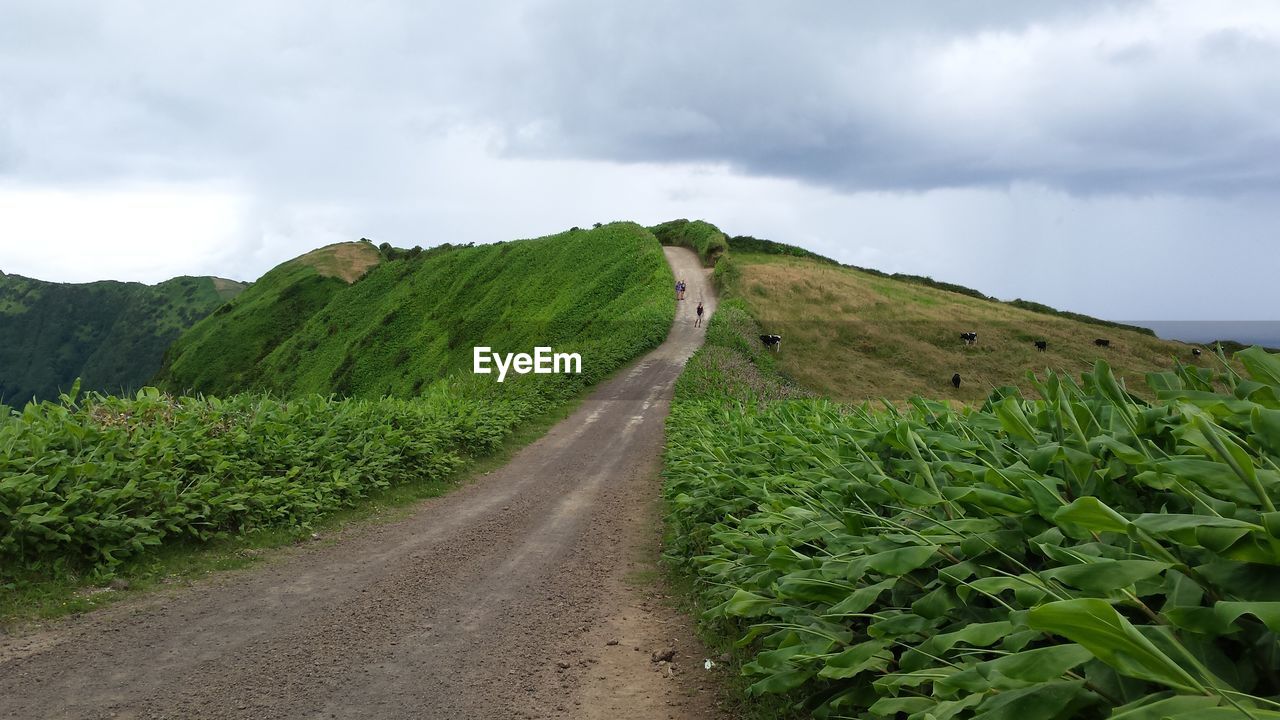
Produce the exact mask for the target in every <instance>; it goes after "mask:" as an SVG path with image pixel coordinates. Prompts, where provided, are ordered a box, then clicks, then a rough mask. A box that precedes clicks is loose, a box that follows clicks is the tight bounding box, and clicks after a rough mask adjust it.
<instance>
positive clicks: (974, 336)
mask: <svg viewBox="0 0 1280 720" xmlns="http://www.w3.org/2000/svg"><path fill="white" fill-rule="evenodd" d="M960 339H961V340H963V341H964V344H965V345H972V344H974V343H976V342H978V333H976V332H963V333H960Z"/></svg>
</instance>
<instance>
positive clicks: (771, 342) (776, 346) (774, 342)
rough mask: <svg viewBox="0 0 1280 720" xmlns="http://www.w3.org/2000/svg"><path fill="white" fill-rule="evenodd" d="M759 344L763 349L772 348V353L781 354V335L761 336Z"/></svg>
mask: <svg viewBox="0 0 1280 720" xmlns="http://www.w3.org/2000/svg"><path fill="white" fill-rule="evenodd" d="M760 342H762V343H764V346H765V347H771V348H773V350H774V352H782V336H781V335H761V336H760Z"/></svg>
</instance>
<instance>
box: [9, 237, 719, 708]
mask: <svg viewBox="0 0 1280 720" xmlns="http://www.w3.org/2000/svg"><path fill="white" fill-rule="evenodd" d="M666 252H667V258H668V262H670V263H671V265H672V267H673V269H674V270H675V273H676V276H677V277H683V278H684V279H685V280H686V281H687V282H688V283H689V292H688V294H687V297H688V298H689V299H688V300H685V301H684V302H680V303H677V305H678V310H677V318H676V322H675V324H674V326H673V328H672V331H671V334H670V336H669V337H668V339H667V341H666V342H665V343H664V344H663V345H662V346H661V347H659V348H658V349H656V350H654V351H653V352H651V353H649V354H648V355H646V356H645V357H644V358H642V359H641V360H640V361H638V362H637V363H636V364H635V365H634V366H633V367H631V368H630V369H627V370H624V371H622V372H621V373H620V374H619V375H618V376H617V377H615V378H614V379H613V380H611V381H609V382H608V383H605V384H603V385H602V386H600V387H599V388H598V389H597V390H596V391H595V392H594V393H593V394H592V395H591V397H590V398H589V399H588V400H587V401H585V402H584V403H583V404H582V406H581V407H580V408H579V409H578V410H577V411H576V412H575V413H574V414H573V415H572V416H571V417H569V418H568V419H566V420H564V421H563V422H561V423H559V424H558V425H556V426H555V427H554V428H553V429H552V430H551V431H550V432H548V433H547V435H546V436H544V437H543V438H541V439H540V440H538V441H537V442H535V443H533V444H532V445H530V446H528V447H526V448H525V449H524V450H522V451H521V452H520V453H519V454H518V455H517V456H516V457H515V458H514V459H513V460H512V461H511V462H510V463H509V464H508V465H506V466H505V467H503V468H502V469H501V470H498V471H495V472H493V473H491V474H489V475H487V476H485V477H483V478H481V479H479V480H478V481H476V482H474V483H472V484H469V485H467V486H465V487H462V488H460V489H458V490H456V491H455V492H453V493H452V494H450V495H448V496H446V497H442V498H438V499H435V500H431V501H427V502H425V503H423V504H422V505H421V506H420V507H418V508H416V509H415V510H414V512H413V513H412V515H411V516H410V517H409V518H407V519H405V520H402V521H398V522H394V523H389V524H382V525H368V526H364V527H356V528H353V529H351V530H348V531H346V532H344V533H343V534H342V536H341V537H340V538H339V539H338V541H337V542H335V543H332V544H326V543H312V544H309V545H305V546H301V547H299V548H297V549H294V550H290V551H287V552H284V553H283V555H282V557H280V558H277V559H274V560H272V561H269V562H267V563H266V564H265V565H260V566H257V567H254V568H251V569H248V570H244V571H238V572H232V573H225V574H222V575H220V576H216V577H214V578H212V579H210V580H207V581H201V582H198V583H196V584H194V585H192V586H189V587H185V588H182V589H180V590H177V591H174V592H172V593H163V594H158V595H153V596H149V597H145V598H142V599H140V600H137V601H130V602H125V603H121V604H119V605H114V606H111V607H109V608H107V609H104V610H101V611H98V612H95V613H91V614H88V615H86V616H84V617H80V618H75V619H71V620H67V621H65V622H61V623H57V624H56V625H55V626H53V627H52V628H49V629H46V630H42V631H40V632H38V633H35V634H30V635H26V636H22V637H16V638H8V639H4V640H0V717H3V718H100V717H102V718H106V717H113V718H519V717H529V718H541V717H574V718H576V717H583V718H610V720H621V719H623V718H627V719H630V718H703V717H714V716H716V715H715V703H714V701H715V698H714V691H713V683H712V682H711V678H710V677H709V673H707V672H706V671H705V670H704V669H703V659H704V658H703V654H702V651H701V649H700V648H699V647H698V646H697V644H696V643H695V642H694V641H693V640H692V639H691V638H692V633H691V629H690V627H689V626H688V623H687V621H685V620H684V619H683V618H681V617H680V616H679V615H677V614H676V613H674V612H673V611H671V610H670V609H669V608H667V607H666V606H665V604H664V603H662V602H660V601H657V600H655V599H654V598H652V597H649V596H650V595H651V594H652V593H653V589H652V588H653V585H652V582H651V581H650V580H649V576H651V575H652V570H651V568H652V560H653V557H654V556H655V555H656V553H657V534H656V531H655V527H656V525H657V520H656V509H655V503H654V500H655V499H656V498H657V496H658V490H659V479H658V471H659V467H660V458H661V450H662V444H663V419H664V418H665V417H666V414H667V409H668V407H669V402H670V397H671V388H672V383H673V382H674V381H675V378H676V376H677V375H678V374H679V372H680V369H681V367H682V366H683V364H684V361H685V360H686V359H687V358H688V357H689V355H690V354H692V353H693V351H694V350H695V349H696V348H697V347H698V346H699V345H700V344H701V343H702V333H703V331H702V329H700V328H694V327H693V326H692V325H693V307H694V306H696V304H697V299H698V298H699V297H702V298H704V299H705V300H706V302H707V303H708V307H709V308H710V309H713V308H714V307H715V298H714V296H713V295H712V293H711V290H710V287H709V286H708V284H707V275H706V272H705V271H704V270H702V268H701V267H699V265H698V262H697V258H696V257H695V255H694V254H693V253H692V252H690V251H688V250H684V249H679V248H667V249H666ZM669 650H675V656H674V662H672V663H663V662H660V661H655V660H654V658H653V657H652V653H655V652H656V653H659V654H661V653H663V652H664V651H669Z"/></svg>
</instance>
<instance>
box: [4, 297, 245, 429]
mask: <svg viewBox="0 0 1280 720" xmlns="http://www.w3.org/2000/svg"><path fill="white" fill-rule="evenodd" d="M246 287H247V285H246V284H244V283H239V282H235V281H233V280H224V279H222V278H213V277H177V278H174V279H172V280H166V281H165V282H162V283H159V284H158V285H144V284H142V283H125V282H115V281H112V280H106V281H102V282H92V283H77V284H67V283H54V282H45V281H43V280H34V279H32V278H27V277H23V276H21V275H7V274H5V273H3V272H0V403H4V404H6V405H12V406H21V405H23V404H25V403H26V402H27V401H29V400H31V399H33V398H34V399H37V400H52V399H56V398H57V396H58V393H59V392H61V391H65V390H68V389H70V387H71V385H72V383H74V382H75V379H76V378H77V377H78V378H81V380H82V389H84V390H100V391H103V392H112V393H119V392H128V391H131V390H133V389H136V388H138V387H141V386H143V385H145V384H146V383H147V382H148V381H149V380H151V378H152V376H153V375H155V373H156V371H157V370H159V369H160V364H161V361H162V359H163V357H164V352H165V349H166V348H168V347H169V344H170V343H172V342H173V341H174V340H175V339H176V338H177V337H178V336H179V335H180V334H182V332H183V331H184V330H186V329H187V328H189V327H191V326H192V325H194V324H196V323H197V322H198V321H200V320H201V319H202V318H204V317H205V316H206V315H208V314H209V313H211V312H213V311H214V310H216V309H217V308H218V307H219V306H220V305H222V304H223V303H225V302H227V301H229V300H231V299H233V298H235V297H236V296H237V295H239V294H240V293H241V292H242V291H243V290H244V289H245V288H246Z"/></svg>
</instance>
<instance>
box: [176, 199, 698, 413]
mask: <svg viewBox="0 0 1280 720" xmlns="http://www.w3.org/2000/svg"><path fill="white" fill-rule="evenodd" d="M351 245H363V246H364V247H366V248H368V251H369V252H379V251H378V249H377V248H374V247H373V246H372V245H367V244H363V243H360V244H351ZM383 253H384V255H391V256H392V257H395V258H396V259H384V260H383V261H382V262H381V263H380V264H377V265H376V266H373V267H372V268H371V269H370V270H369V271H368V272H367V274H365V275H363V276H362V277H360V278H359V280H358V281H356V282H354V283H353V284H351V285H347V284H346V283H345V282H343V281H342V280H339V279H337V278H333V277H325V276H323V275H321V274H320V273H319V272H317V270H316V269H315V266H314V264H308V263H304V262H301V261H302V260H305V259H307V258H309V257H311V255H314V253H313V254H311V255H309V256H304V258H301V259H299V260H298V261H291V262H289V263H285V264H284V265H282V266H280V267H278V268H276V269H275V270H272V271H271V272H270V273H268V274H267V275H266V276H264V277H263V278H262V279H261V280H260V281H258V282H257V283H255V284H254V286H253V287H252V288H251V289H250V290H249V291H247V292H245V293H244V294H243V295H241V296H240V297H239V298H237V299H236V301H235V302H233V303H231V304H230V305H229V306H228V307H227V308H226V310H225V311H220V312H219V313H218V314H216V315H213V316H210V317H209V318H207V319H206V320H205V321H204V322H202V323H200V324H198V325H197V326H196V327H194V328H192V329H191V331H189V332H188V333H187V334H185V335H184V336H183V337H182V338H181V339H180V340H179V341H178V342H177V343H176V344H175V345H174V347H173V348H172V350H171V352H170V354H169V357H168V363H167V365H166V367H165V369H164V370H163V371H162V373H161V374H160V380H161V382H162V383H163V384H164V385H165V386H167V387H169V388H171V389H174V390H179V391H188V390H190V391H195V392H202V393H210V394H217V395H225V394H230V393H235V392H241V391H246V390H254V391H270V392H273V393H278V394H282V395H300V394H306V393H322V394H328V393H338V394H340V395H349V396H359V397H379V396H383V395H393V396H411V395H415V394H417V393H418V392H420V391H421V389H422V388H423V387H424V386H425V385H427V384H428V383H430V382H431V381H433V380H435V379H437V378H440V377H443V376H445V375H448V374H451V373H456V372H458V371H465V372H466V373H467V374H470V368H471V364H472V348H473V347H474V346H489V347H492V348H493V350H494V351H495V352H529V351H531V350H532V349H533V347H534V346H536V345H550V346H552V347H554V348H555V349H556V350H557V351H565V352H572V351H578V352H581V353H582V357H583V370H584V374H585V375H586V376H587V378H588V379H590V378H595V377H599V376H600V375H602V374H603V373H605V372H608V371H611V370H612V369H613V368H615V367H617V365H618V364H619V363H620V362H622V361H623V360H625V359H629V358H631V357H634V356H635V355H636V354H637V353H638V352H639V351H640V350H643V349H645V348H648V347H652V346H653V345H655V344H657V343H658V342H660V341H661V339H662V338H663V337H665V335H666V330H667V327H668V325H669V322H670V317H671V314H672V313H673V308H672V305H673V302H672V300H671V299H670V297H669V292H668V288H669V287H670V285H671V273H670V270H669V269H668V267H667V265H666V263H665V261H664V260H663V257H662V252H661V248H660V247H659V245H658V243H657V241H656V240H655V238H654V236H653V235H652V234H651V233H649V232H648V231H647V230H645V229H644V228H643V227H640V226H639V225H636V224H634V223H614V224H610V225H605V226H602V227H599V228H596V229H594V230H570V231H568V232H564V233H560V234H558V235H552V236H549V237H544V238H538V239H533V240H518V241H513V242H506V243H496V244H493V245H484V246H479V247H451V246H444V247H440V248H433V249H431V250H428V251H426V252H420V253H414V252H395V253H386V252H385V251H383Z"/></svg>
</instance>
